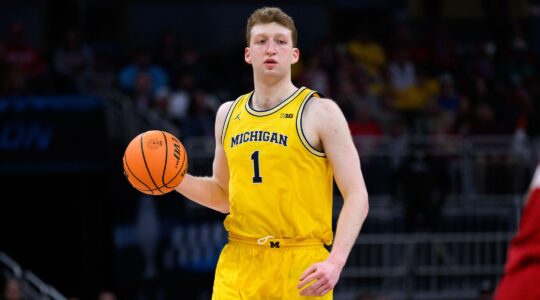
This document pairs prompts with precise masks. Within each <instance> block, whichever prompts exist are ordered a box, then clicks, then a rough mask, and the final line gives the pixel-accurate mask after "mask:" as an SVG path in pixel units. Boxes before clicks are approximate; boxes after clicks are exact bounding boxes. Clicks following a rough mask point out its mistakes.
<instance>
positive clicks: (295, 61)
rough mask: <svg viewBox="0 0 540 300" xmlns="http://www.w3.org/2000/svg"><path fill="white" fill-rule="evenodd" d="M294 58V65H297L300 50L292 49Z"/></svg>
mask: <svg viewBox="0 0 540 300" xmlns="http://www.w3.org/2000/svg"><path fill="white" fill-rule="evenodd" d="M292 56H293V60H292V63H293V64H295V63H297V62H298V60H299V59H300V49H298V48H293V49H292Z"/></svg>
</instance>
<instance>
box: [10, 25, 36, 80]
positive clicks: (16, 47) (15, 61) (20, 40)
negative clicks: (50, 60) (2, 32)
mask: <svg viewBox="0 0 540 300" xmlns="http://www.w3.org/2000/svg"><path fill="white" fill-rule="evenodd" d="M1 48H2V51H0V54H1V55H2V61H4V62H5V63H6V64H7V65H8V66H13V67H16V68H17V69H18V70H19V71H21V72H22V74H23V75H24V76H26V77H28V78H33V77H37V76H40V75H43V73H44V71H45V62H44V61H43V60H42V58H41V55H40V54H39V52H38V51H37V50H36V49H35V48H34V47H32V46H31V45H30V44H29V43H28V41H27V40H26V33H25V29H24V25H23V24H22V23H20V22H16V23H13V24H11V25H10V26H9V29H8V33H7V40H6V42H5V43H4V44H3V45H2V47H1Z"/></svg>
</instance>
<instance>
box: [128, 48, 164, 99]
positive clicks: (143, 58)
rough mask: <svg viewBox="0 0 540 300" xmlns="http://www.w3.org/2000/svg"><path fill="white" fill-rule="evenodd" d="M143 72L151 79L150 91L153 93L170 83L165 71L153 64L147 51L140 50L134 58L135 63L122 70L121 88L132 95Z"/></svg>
mask: <svg viewBox="0 0 540 300" xmlns="http://www.w3.org/2000/svg"><path fill="white" fill-rule="evenodd" d="M141 72H144V73H145V74H147V76H148V77H149V78H150V82H151V84H150V91H151V92H152V93H153V92H155V91H156V90H157V89H158V88H160V87H162V86H166V85H168V83H169V77H168V75H167V73H166V72H165V70H164V69H163V68H162V67H161V66H159V65H156V64H154V63H153V62H152V57H151V55H150V54H149V53H148V52H147V51H145V50H138V51H137V52H135V54H134V56H133V61H132V62H131V63H130V64H128V65H127V66H125V67H123V68H122V69H121V70H120V74H119V78H118V80H119V84H120V88H121V89H122V90H123V91H124V92H127V93H132V92H133V91H134V89H135V86H136V84H137V77H138V76H139V74H140V73H141Z"/></svg>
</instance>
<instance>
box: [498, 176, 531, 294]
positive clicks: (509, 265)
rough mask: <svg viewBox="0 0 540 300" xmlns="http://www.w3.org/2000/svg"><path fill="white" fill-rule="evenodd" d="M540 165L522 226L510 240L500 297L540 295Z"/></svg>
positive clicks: (524, 212)
mask: <svg viewBox="0 0 540 300" xmlns="http://www.w3.org/2000/svg"><path fill="white" fill-rule="evenodd" d="M538 179H540V166H539V167H538V168H537V171H536V175H535V179H533V184H532V186H531V190H530V193H529V199H528V200H527V204H526V205H525V208H524V210H523V215H522V217H521V221H520V224H519V230H518V232H517V234H516V236H515V237H514V238H513V239H512V242H511V243H510V248H509V250H508V257H507V261H506V265H505V268H504V275H503V278H502V279H501V281H500V282H499V285H498V286H497V290H496V292H495V299H496V300H506V299H540V184H539V180H538Z"/></svg>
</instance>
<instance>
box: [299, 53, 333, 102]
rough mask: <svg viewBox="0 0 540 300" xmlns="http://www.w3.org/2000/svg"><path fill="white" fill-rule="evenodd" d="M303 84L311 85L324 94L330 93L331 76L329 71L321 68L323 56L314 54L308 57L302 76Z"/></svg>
mask: <svg viewBox="0 0 540 300" xmlns="http://www.w3.org/2000/svg"><path fill="white" fill-rule="evenodd" d="M300 81H301V82H302V85H305V86H309V87H311V88H312V89H313V90H315V91H317V92H320V93H322V94H323V95H329V94H330V78H329V76H328V73H327V72H325V71H324V70H323V69H322V68H321V58H320V57H319V55H313V56H311V57H310V58H309V59H308V64H307V66H306V68H305V69H304V71H303V72H302V76H301V78H300Z"/></svg>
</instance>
